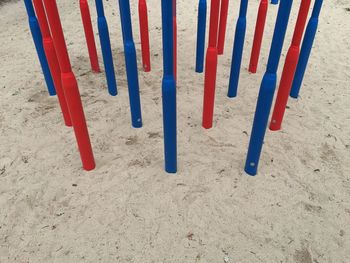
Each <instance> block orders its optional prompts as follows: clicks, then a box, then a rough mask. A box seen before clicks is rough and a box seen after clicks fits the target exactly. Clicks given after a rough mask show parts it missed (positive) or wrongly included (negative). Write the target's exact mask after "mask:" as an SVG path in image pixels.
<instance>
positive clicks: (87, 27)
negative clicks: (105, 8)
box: [80, 0, 100, 72]
mask: <svg viewBox="0 0 350 263" xmlns="http://www.w3.org/2000/svg"><path fill="white" fill-rule="evenodd" d="M80 12H81V18H82V21H83V26H84V32H85V38H86V44H87V47H88V52H89V57H90V63H91V69H92V70H93V71H94V72H100V66H99V64H98V56H97V50H96V44H95V38H94V31H93V29H92V23H91V16H90V9H89V3H88V1H87V0H80Z"/></svg>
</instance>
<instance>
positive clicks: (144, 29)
mask: <svg viewBox="0 0 350 263" xmlns="http://www.w3.org/2000/svg"><path fill="white" fill-rule="evenodd" d="M147 10H148V9H147V3H146V0H139V22H140V37H141V53H142V68H143V71H144V72H150V71H151V55H150V45H149V30H148V14H147Z"/></svg>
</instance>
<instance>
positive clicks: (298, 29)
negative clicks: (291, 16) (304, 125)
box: [270, 0, 311, 131]
mask: <svg viewBox="0 0 350 263" xmlns="http://www.w3.org/2000/svg"><path fill="white" fill-rule="evenodd" d="M310 4H311V0H302V1H301V3H300V9H299V14H298V19H297V22H296V25H295V30H294V35H293V39H292V44H291V46H290V48H289V50H288V53H287V56H286V61H285V63H284V67H283V72H282V76H281V81H280V86H279V89H278V93H277V98H276V102H275V107H274V110H273V114H272V120H271V123H270V130H272V131H277V130H280V129H281V125H282V121H283V116H284V113H285V110H286V107H287V102H288V97H289V92H290V90H291V87H292V82H293V78H294V74H295V70H296V67H297V63H298V59H299V52H300V43H301V39H302V37H303V34H304V30H305V24H306V19H307V16H308V13H309V9H310Z"/></svg>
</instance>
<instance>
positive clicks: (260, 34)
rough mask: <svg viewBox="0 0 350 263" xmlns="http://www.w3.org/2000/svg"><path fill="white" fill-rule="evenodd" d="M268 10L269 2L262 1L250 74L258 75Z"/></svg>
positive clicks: (251, 57)
mask: <svg viewBox="0 0 350 263" xmlns="http://www.w3.org/2000/svg"><path fill="white" fill-rule="evenodd" d="M267 9H268V2H267V0H261V2H260V6H259V11H258V17H257V19H256V26H255V33H254V40H253V47H252V53H251V56H250V63H249V69H248V70H249V72H251V73H256V71H257V67H258V63H259V56H260V49H261V43H262V39H263V35H264V29H265V22H266V16H267Z"/></svg>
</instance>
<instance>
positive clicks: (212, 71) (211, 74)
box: [202, 0, 220, 129]
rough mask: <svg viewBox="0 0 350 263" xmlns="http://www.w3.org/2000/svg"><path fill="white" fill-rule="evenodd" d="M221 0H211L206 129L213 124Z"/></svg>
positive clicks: (207, 62)
mask: <svg viewBox="0 0 350 263" xmlns="http://www.w3.org/2000/svg"><path fill="white" fill-rule="evenodd" d="M219 6H220V0H211V11H210V28H209V45H208V49H207V55H206V62H205V77H204V100H203V121H202V125H203V127H204V128H205V129H210V128H211V127H212V126H213V114H214V101H215V85H216V73H217V65H218V49H217V39H218V20H219Z"/></svg>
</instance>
